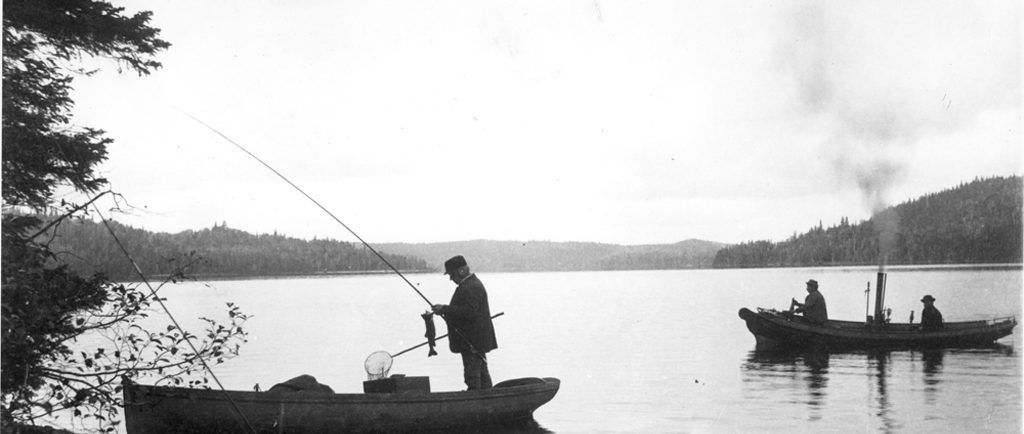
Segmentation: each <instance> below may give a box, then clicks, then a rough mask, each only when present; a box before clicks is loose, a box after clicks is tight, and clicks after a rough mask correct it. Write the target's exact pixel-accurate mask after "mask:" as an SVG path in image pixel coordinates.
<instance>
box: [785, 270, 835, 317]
mask: <svg viewBox="0 0 1024 434" xmlns="http://www.w3.org/2000/svg"><path fill="white" fill-rule="evenodd" d="M794 307H795V308H796V309H794ZM789 312H790V314H797V313H802V314H803V317H804V320H805V321H807V322H809V323H812V324H825V322H826V321H828V308H826V307H825V296H823V295H821V293H820V292H818V281H817V280H814V279H811V280H808V281H807V297H806V298H804V302H803V303H800V302H799V301H796V299H795V298H794V299H793V301H792V302H790V304H789Z"/></svg>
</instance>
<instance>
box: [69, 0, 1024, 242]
mask: <svg viewBox="0 0 1024 434" xmlns="http://www.w3.org/2000/svg"><path fill="white" fill-rule="evenodd" d="M127 7H128V10H129V11H130V12H134V11H136V10H151V11H153V12H154V17H153V22H152V25H153V26H155V27H157V28H159V29H161V30H162V32H161V37H162V38H163V39H165V40H167V41H169V42H171V43H172V44H173V46H172V47H171V48H170V49H169V50H168V51H166V52H164V53H161V54H160V55H159V56H158V60H159V61H161V62H162V63H163V65H164V67H163V68H162V69H160V70H157V71H156V72H155V73H153V74H152V75H151V76H147V77H139V76H137V75H136V74H134V73H130V72H125V73H123V74H118V73H117V68H116V66H113V65H109V64H106V68H105V69H104V71H102V72H100V73H98V74H96V75H94V76H92V77H83V78H78V79H76V81H75V87H76V89H77V91H76V93H75V94H74V97H75V100H76V103H77V107H76V109H75V114H76V115H75V118H74V122H75V123H76V124H79V125H84V126H91V127H97V128H101V129H104V130H106V131H107V132H108V135H109V136H110V137H111V138H113V139H115V140H116V142H115V143H113V144H112V145H110V146H109V149H108V150H109V160H108V161H107V162H106V163H105V164H104V165H103V166H102V168H101V173H102V175H103V176H105V177H107V178H108V179H109V180H110V182H111V186H112V188H113V189H114V190H115V191H117V192H119V193H121V194H123V195H124V197H125V198H126V199H127V200H128V203H129V204H130V205H132V206H134V207H137V208H138V209H136V210H135V211H134V212H133V213H132V214H130V215H118V216H115V218H116V219H117V220H119V221H122V222H125V223H128V224H131V225H134V226H137V227H143V228H146V229H149V230H154V231H166V232H177V231H181V230H185V229H200V228H204V227H209V226H211V225H213V224H214V223H215V222H217V223H219V222H225V221H226V222H227V224H228V226H230V227H234V228H238V229H243V230H246V231H249V232H259V233H269V232H273V231H275V230H276V231H277V232H279V233H282V234H285V235H290V236H295V237H301V238H312V237H313V236H317V237H320V238H325V237H329V238H335V239H341V240H347V241H355V239H354V238H353V237H352V236H350V235H349V234H348V233H347V232H346V231H345V230H344V228H342V227H341V226H340V225H338V224H337V223H335V222H334V221H333V220H331V219H330V217H329V216H327V215H326V214H325V213H323V212H322V211H320V210H319V209H318V208H316V206H315V205H313V204H312V203H311V202H309V201H308V200H307V199H306V198H304V197H303V196H301V195H300V194H299V193H297V192H296V191H294V190H293V189H292V187H290V186H289V185H288V184H286V183H285V182H283V181H281V180H280V179H279V178H277V177H276V176H275V175H274V174H273V173H271V172H270V171H268V170H267V169H266V168H264V167H262V166H261V165H260V164H259V163H258V162H256V161H255V160H253V159H251V158H250V157H248V156H247V155H245V154H244V153H242V152H241V151H239V150H238V149H237V148H235V147H234V146H233V145H231V144H230V143H228V142H227V141H226V140H224V139H223V138H221V137H220V136H218V135H216V134H214V133H213V132H211V131H210V130H208V129H206V128H205V127H204V126H202V125H201V124H199V123H198V122H196V121H194V120H192V119H191V118H189V117H188V116H186V115H185V114H183V112H184V113H189V114H191V115H192V116H195V117H196V118H199V119H201V120H202V121H203V122H205V123H207V124H209V125H211V126H212V127H214V128H216V129H217V130H219V131H220V132H221V133H223V134H224V135H226V136H228V137H230V138H231V139H233V140H234V141H236V142H238V143H239V144H241V145H242V146H244V147H246V148H248V150H249V151H251V152H252V153H254V154H256V155H257V156H259V157H261V158H262V159H264V160H265V161H266V162H267V163H269V164H270V165H271V166H273V167H274V168H275V169H277V170H278V171H279V172H281V173H282V174H283V175H285V176H286V177H288V178H289V179H291V180H292V182H294V183H295V184H297V185H298V186H299V187H301V188H303V189H304V190H305V191H306V192H307V193H308V194H309V195H310V196H312V197H314V198H315V199H317V200H318V201H319V202H320V203H322V204H323V205H324V206H325V207H326V208H328V209H329V210H331V212H333V213H334V214H335V215H336V216H337V217H339V218H340V219H341V220H342V221H343V222H345V223H346V224H347V225H348V226H350V227H351V228H352V229H354V230H355V231H356V232H357V233H358V234H359V235H360V236H361V237H363V238H364V239H366V240H368V241H370V242H385V241H406V242H433V241H455V240H466V239H478V238H487V239H499V240H524V241H525V240H550V241H595V242H610V243H620V244H646V243H674V242H677V241H681V240H685V239H689V238H699V239H705V240H712V241H720V242H728V243H734V242H742V241H747V240H754V239H773V240H781V239H784V238H786V237H788V236H789V235H792V234H793V233H794V232H803V231H805V230H807V229H808V228H810V227H811V226H813V225H817V224H818V222H819V221H821V222H823V223H824V224H825V226H829V225H833V224H836V223H838V222H839V220H840V218H842V217H844V216H846V217H849V218H850V219H851V221H853V222H856V221H859V220H861V219H865V218H867V217H868V216H870V215H871V212H872V209H877V208H880V207H884V206H887V205H894V204H897V203H899V202H902V201H905V200H908V199H912V198H916V197H918V196H920V195H923V194H927V193H932V192H937V191H940V190H943V189H947V188H951V187H955V186H956V185H957V184H958V183H960V182H962V181H970V180H972V179H974V178H975V177H988V176H993V175H1011V174H1020V173H1021V172H1022V169H1024V162H1022V147H1021V143H1022V140H1021V138H1022V137H1021V130H1020V127H1021V25H1020V24H1021V23H1020V20H1021V10H1020V3H1019V2H1018V1H1012V0H1010V1H984V2H969V1H956V2H945V1H935V0H927V1H918V2H914V1H899V2H893V1H889V0H886V1H857V2H820V1H806V2H804V1H702V2H683V1H650V2H635V1H630V2H626V1H605V0H587V1H547V0H543V1H500V2H494V1H450V2H449V1H391V2H388V1H374V2H365V1H352V2H350V1H338V0H324V1H288V2H283V1H252V0H246V1H212V2H211V1H182V0H173V1H171V0H166V1H133V2H131V3H130V4H127ZM107 205H109V203H108V204H107Z"/></svg>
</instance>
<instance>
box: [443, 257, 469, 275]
mask: <svg viewBox="0 0 1024 434" xmlns="http://www.w3.org/2000/svg"><path fill="white" fill-rule="evenodd" d="M465 266H466V258H463V257H462V255H458V256H452V258H451V259H449V260H447V261H444V274H452V273H454V272H455V271H456V270H458V269H459V268H460V267H465Z"/></svg>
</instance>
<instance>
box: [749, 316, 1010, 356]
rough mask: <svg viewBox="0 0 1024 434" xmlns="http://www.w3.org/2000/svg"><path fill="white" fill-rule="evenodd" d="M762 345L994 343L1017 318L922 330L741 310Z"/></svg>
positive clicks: (911, 326)
mask: <svg viewBox="0 0 1024 434" xmlns="http://www.w3.org/2000/svg"><path fill="white" fill-rule="evenodd" d="M739 316H740V318H742V319H743V320H744V321H745V322H746V324H747V329H748V330H750V333H752V334H753V335H754V338H755V339H756V340H757V346H758V347H760V348H771V347H794V348H799V347H820V348H832V349H873V348H969V347H980V346H986V345H991V344H992V343H993V342H995V341H996V340H998V339H1000V338H1002V337H1004V336H1007V335H1009V334H1010V333H1012V332H1013V327H1014V326H1016V325H1017V320H1016V318H1013V317H1009V318H1002V319H998V320H991V321H965V322H949V323H946V324H945V325H944V327H943V328H942V329H941V330H935V331H922V330H921V329H920V328H919V325H918V324H906V323H901V324H896V323H893V324H884V325H869V324H866V323H864V322H854V321H833V320H829V321H828V322H826V323H825V324H823V325H816V324H811V323H807V322H804V321H803V320H801V319H800V318H793V319H791V318H789V317H787V316H784V315H781V314H780V313H779V312H776V311H774V310H768V309H762V308H758V310H757V312H754V311H751V310H749V309H747V308H742V309H740V311H739Z"/></svg>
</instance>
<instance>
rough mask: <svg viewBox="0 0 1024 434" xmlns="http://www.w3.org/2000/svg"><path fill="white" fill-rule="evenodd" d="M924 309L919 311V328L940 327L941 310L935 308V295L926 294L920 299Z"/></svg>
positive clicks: (933, 328) (936, 328)
mask: <svg viewBox="0 0 1024 434" xmlns="http://www.w3.org/2000/svg"><path fill="white" fill-rule="evenodd" d="M921 303H924V310H922V311H921V330H938V329H941V328H942V312H939V310H938V309H936V308H935V297H932V296H931V295H926V296H924V298H922V299H921Z"/></svg>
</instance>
